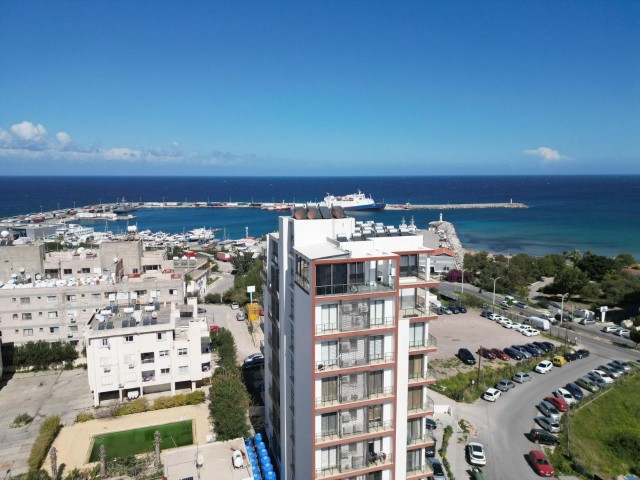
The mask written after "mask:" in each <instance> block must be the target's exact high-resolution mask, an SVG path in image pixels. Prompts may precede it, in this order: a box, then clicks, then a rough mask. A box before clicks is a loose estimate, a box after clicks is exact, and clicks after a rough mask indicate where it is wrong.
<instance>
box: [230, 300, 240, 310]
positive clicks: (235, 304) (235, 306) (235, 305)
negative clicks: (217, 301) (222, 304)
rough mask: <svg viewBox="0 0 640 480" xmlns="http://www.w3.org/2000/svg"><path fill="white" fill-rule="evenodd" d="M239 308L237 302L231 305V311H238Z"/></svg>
mask: <svg viewBox="0 0 640 480" xmlns="http://www.w3.org/2000/svg"><path fill="white" fill-rule="evenodd" d="M239 308H240V304H239V303H238V302H233V303H232V304H231V310H238V309H239Z"/></svg>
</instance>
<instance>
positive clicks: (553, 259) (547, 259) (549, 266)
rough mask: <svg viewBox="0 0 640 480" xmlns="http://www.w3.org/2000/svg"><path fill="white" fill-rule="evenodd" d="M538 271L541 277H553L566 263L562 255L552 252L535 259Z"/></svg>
mask: <svg viewBox="0 0 640 480" xmlns="http://www.w3.org/2000/svg"><path fill="white" fill-rule="evenodd" d="M537 264H538V273H539V274H540V276H542V277H555V276H556V275H557V274H558V272H560V271H561V270H562V269H563V268H564V267H565V265H566V264H567V262H566V260H565V258H564V257H563V256H562V255H559V254H557V253H553V254H550V255H545V256H544V257H542V258H539V259H538V261H537Z"/></svg>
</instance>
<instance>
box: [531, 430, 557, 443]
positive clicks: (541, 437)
mask: <svg viewBox="0 0 640 480" xmlns="http://www.w3.org/2000/svg"><path fill="white" fill-rule="evenodd" d="M529 440H531V441H532V442H535V443H539V444H541V445H552V446H556V445H560V440H558V437H556V436H555V435H551V434H550V433H549V432H547V431H546V430H542V429H540V428H532V429H531V431H530V432H529Z"/></svg>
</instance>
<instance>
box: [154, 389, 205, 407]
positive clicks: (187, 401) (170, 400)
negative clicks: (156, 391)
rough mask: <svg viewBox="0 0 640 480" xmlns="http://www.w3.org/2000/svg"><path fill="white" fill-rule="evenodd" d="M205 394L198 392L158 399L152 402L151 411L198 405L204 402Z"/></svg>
mask: <svg viewBox="0 0 640 480" xmlns="http://www.w3.org/2000/svg"><path fill="white" fill-rule="evenodd" d="M204 399H205V394H204V392H202V391H200V390H196V391H194V392H189V393H179V394H178V395H174V396H172V397H159V398H157V399H156V400H155V401H154V402H153V410H162V409H165V408H173V407H183V406H185V405H199V404H201V403H203V402H204Z"/></svg>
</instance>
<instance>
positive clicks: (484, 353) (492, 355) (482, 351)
mask: <svg viewBox="0 0 640 480" xmlns="http://www.w3.org/2000/svg"><path fill="white" fill-rule="evenodd" d="M476 353H477V354H478V355H480V356H481V357H484V358H486V359H487V360H495V358H496V354H495V353H493V352H492V351H491V350H489V349H488V348H484V347H480V348H479V349H478V351H477V352H476Z"/></svg>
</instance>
